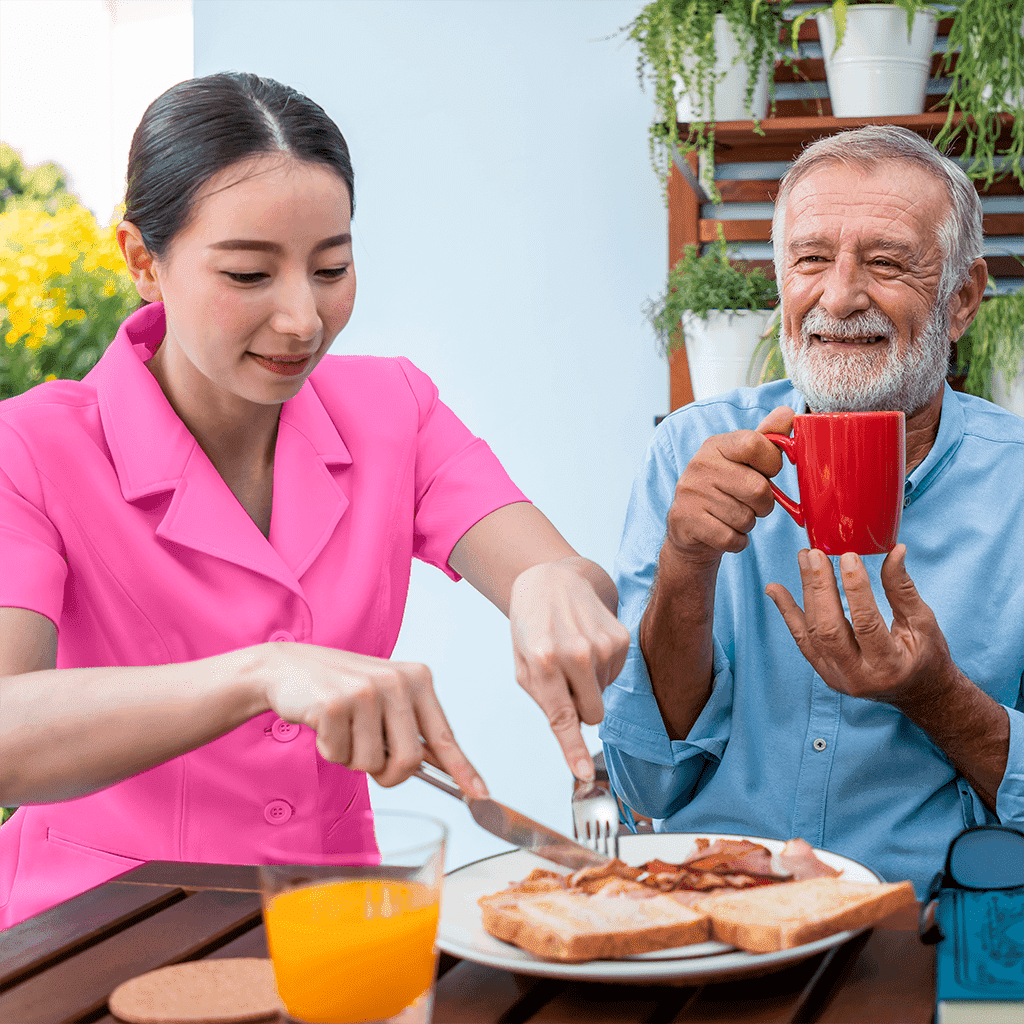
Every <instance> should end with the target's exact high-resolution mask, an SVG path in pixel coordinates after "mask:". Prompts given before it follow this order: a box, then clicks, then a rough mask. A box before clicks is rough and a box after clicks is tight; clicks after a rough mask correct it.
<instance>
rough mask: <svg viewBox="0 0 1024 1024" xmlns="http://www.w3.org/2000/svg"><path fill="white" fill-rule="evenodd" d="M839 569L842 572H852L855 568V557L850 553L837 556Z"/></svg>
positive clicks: (846, 552)
mask: <svg viewBox="0 0 1024 1024" xmlns="http://www.w3.org/2000/svg"><path fill="white" fill-rule="evenodd" d="M839 568H840V569H842V570H843V572H853V571H854V570H855V569H856V568H857V556H856V555H855V554H854V553H853V552H852V551H845V552H843V554H841V555H840V556H839Z"/></svg>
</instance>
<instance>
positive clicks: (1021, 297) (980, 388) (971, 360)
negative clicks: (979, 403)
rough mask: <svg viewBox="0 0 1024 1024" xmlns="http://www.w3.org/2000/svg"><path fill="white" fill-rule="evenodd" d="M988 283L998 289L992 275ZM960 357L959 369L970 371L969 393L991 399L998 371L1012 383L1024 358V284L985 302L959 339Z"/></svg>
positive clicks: (957, 346) (968, 375)
mask: <svg viewBox="0 0 1024 1024" xmlns="http://www.w3.org/2000/svg"><path fill="white" fill-rule="evenodd" d="M1021 269H1022V270H1024V261H1022V262H1021ZM988 287H989V288H991V289H993V290H994V289H995V282H994V281H993V280H992V278H991V277H990V278H989V281H988ZM956 357H957V366H958V372H960V373H963V372H964V371H966V372H967V379H966V380H965V381H964V391H967V392H968V393H969V394H972V395H978V396H979V397H980V398H987V399H988V400H989V401H991V400H992V375H993V374H994V373H998V374H999V375H1000V376H1001V377H1002V378H1003V380H1004V381H1005V382H1006V384H1007V387H1009V385H1010V384H1011V382H1012V381H1013V380H1014V379H1015V378H1016V377H1017V375H1018V374H1019V373H1020V371H1021V363H1022V361H1024V288H1022V289H1020V290H1019V291H1016V292H1011V293H1009V294H1004V295H993V296H991V297H990V298H988V299H986V300H985V301H984V302H983V303H982V304H981V309H979V310H978V315H977V316H976V317H975V318H974V320H972V321H971V326H970V327H968V328H967V330H966V331H965V332H964V335H963V337H962V338H960V340H959V341H958V342H957V343H956Z"/></svg>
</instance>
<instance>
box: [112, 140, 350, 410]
mask: <svg viewBox="0 0 1024 1024" xmlns="http://www.w3.org/2000/svg"><path fill="white" fill-rule="evenodd" d="M119 235H120V233H119ZM125 244H126V243H125V241H124V240H122V248H124V247H125ZM125 255H126V259H128V262H129V266H131V263H132V261H131V259H130V253H129V252H128V251H126V252H125ZM136 284H137V286H138V288H139V291H140V293H141V294H142V295H143V298H146V299H149V300H150V301H157V300H162V301H163V303H164V308H165V313H166V318H167V329H166V335H165V338H164V342H163V344H162V345H161V347H160V349H159V350H158V352H157V354H156V356H154V361H153V369H154V372H155V373H157V376H158V378H159V379H160V380H161V383H162V384H171V386H172V388H174V385H175V384H176V385H177V387H176V388H174V390H176V391H178V393H179V395H184V394H189V393H192V394H194V395H196V397H198V398H200V400H202V401H205V402H209V401H210V400H211V399H212V400H214V401H215V402H216V401H217V399H220V400H221V402H222V403H224V404H226V405H233V404H234V402H233V401H232V398H233V397H234V398H240V399H243V400H244V401H248V402H253V403H256V404H259V405H278V404H280V403H282V402H284V401H287V400H288V399H289V398H292V397H293V396H294V395H295V394H296V393H297V392H298V390H299V388H300V387H301V386H302V384H303V382H304V381H305V379H306V378H307V377H308V376H309V374H310V372H311V371H312V370H313V368H314V367H315V366H316V364H317V363H318V362H319V361H320V359H321V358H322V357H323V355H324V354H325V353H326V351H327V349H328V348H329V347H330V345H331V342H332V341H333V340H334V338H335V337H336V336H337V334H338V332H339V331H341V329H342V328H343V327H344V326H345V324H347V323H348V320H349V317H350V316H351V315H352V306H353V303H354V301H355V291H356V278H355V270H354V268H353V265H352V238H351V216H350V199H349V193H348V188H347V186H346V185H345V183H344V181H343V180H342V179H341V178H340V177H339V176H338V175H337V174H336V173H334V172H333V171H332V170H330V169H329V168H327V167H325V166H324V165H322V164H313V163H304V162H301V161H297V160H294V159H292V158H290V157H287V156H276V155H275V156H261V157H259V158H257V159H255V160H251V161H245V162H244V163H242V164H237V165H233V166H231V167H228V168H226V169H225V170H224V171H221V172H220V173H219V174H217V175H215V176H214V177H213V178H211V179H210V181H209V182H208V183H207V185H206V187H205V188H204V189H203V191H202V193H201V195H200V198H199V200H198V201H197V204H196V207H195V209H194V211H193V215H192V217H191V220H190V223H189V224H188V225H187V226H186V227H185V228H184V229H183V230H182V231H180V232H179V233H178V235H176V236H175V237H174V239H173V241H172V242H171V245H170V248H169V250H168V252H167V254H166V255H165V257H164V259H162V260H158V261H153V262H152V265H151V268H150V269H149V272H148V274H143V275H142V277H141V280H140V278H139V276H136ZM165 378H166V380H165ZM197 392H198V393H197ZM217 404H220V403H217Z"/></svg>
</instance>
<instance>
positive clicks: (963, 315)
mask: <svg viewBox="0 0 1024 1024" xmlns="http://www.w3.org/2000/svg"><path fill="white" fill-rule="evenodd" d="M987 284H988V264H987V263H986V262H985V261H984V260H983V259H982V258H981V257H980V256H979V257H978V258H977V259H976V260H975V261H974V263H973V264H971V269H970V270H969V271H968V277H967V280H966V281H965V282H964V283H963V284H962V285H961V286H960V287H959V288H958V289H957V290H956V291H955V292H953V295H952V296H951V297H950V300H949V340H950V341H956V340H957V339H958V338H960V337H961V336H962V335H963V333H964V331H966V330H967V328H968V327H970V326H971V321H972V320H973V319H974V318H975V316H976V315H977V313H978V310H979V309H980V308H981V297H982V296H983V295H984V294H985V286H986V285H987Z"/></svg>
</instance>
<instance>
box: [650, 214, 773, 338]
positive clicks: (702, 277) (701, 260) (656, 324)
mask: <svg viewBox="0 0 1024 1024" xmlns="http://www.w3.org/2000/svg"><path fill="white" fill-rule="evenodd" d="M778 298H779V293H778V291H777V289H776V287H775V282H774V281H770V280H769V279H768V278H767V277H766V276H765V273H764V271H763V270H761V268H760V267H754V268H753V269H751V268H750V266H749V264H747V263H744V262H742V261H733V260H730V258H729V248H728V246H727V245H726V241H725V236H724V235H723V233H722V229H721V226H719V229H718V238H717V240H716V241H714V242H712V243H711V244H710V245H709V246H708V248H707V251H706V252H705V253H704V254H703V255H700V254H698V251H697V246H695V245H688V246H687V247H686V248H685V249H684V251H683V256H682V258H681V259H680V260H679V262H678V263H676V265H675V266H674V267H673V268H672V269H671V270H670V271H669V275H668V284H667V286H666V288H665V293H664V294H663V295H662V296H661V297H660V298H659V299H657V300H655V301H653V302H649V303H647V304H646V305H645V306H644V313H645V314H646V316H647V319H648V320H649V321H650V323H651V327H652V328H653V329H654V333H655V335H656V336H657V338H658V341H659V342H660V344H661V347H662V350H663V351H666V352H671V351H673V350H674V349H675V348H677V347H678V346H679V344H680V343H681V337H682V332H680V334H679V335H676V333H675V332H676V330H677V328H678V327H679V325H680V321H681V319H682V316H683V314H684V313H687V312H689V313H692V314H694V315H695V316H697V317H700V318H702V319H706V318H707V315H708V313H709V312H710V311H711V310H713V309H723V310H737V309H769V308H771V307H772V306H773V305H775V303H776V302H777V301H778Z"/></svg>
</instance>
